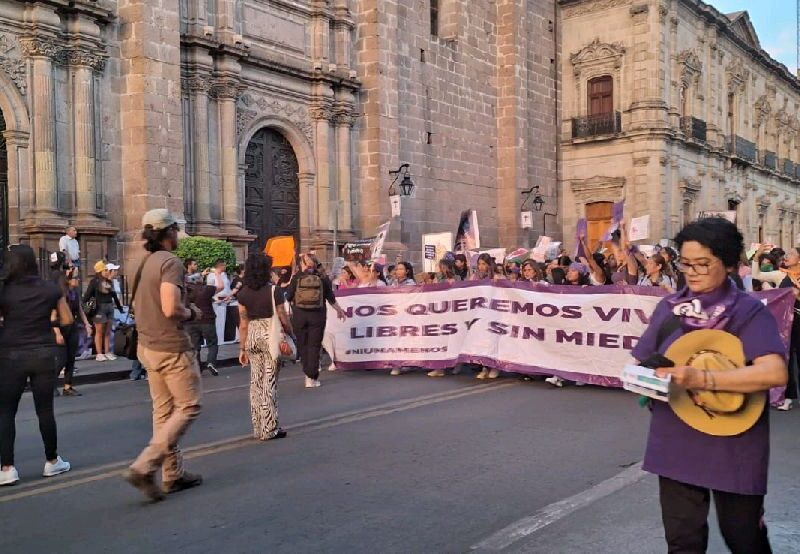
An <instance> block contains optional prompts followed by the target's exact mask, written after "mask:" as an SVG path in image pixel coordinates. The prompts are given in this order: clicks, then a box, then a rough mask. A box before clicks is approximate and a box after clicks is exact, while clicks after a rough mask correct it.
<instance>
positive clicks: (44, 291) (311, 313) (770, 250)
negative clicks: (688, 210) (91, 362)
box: [0, 210, 800, 535]
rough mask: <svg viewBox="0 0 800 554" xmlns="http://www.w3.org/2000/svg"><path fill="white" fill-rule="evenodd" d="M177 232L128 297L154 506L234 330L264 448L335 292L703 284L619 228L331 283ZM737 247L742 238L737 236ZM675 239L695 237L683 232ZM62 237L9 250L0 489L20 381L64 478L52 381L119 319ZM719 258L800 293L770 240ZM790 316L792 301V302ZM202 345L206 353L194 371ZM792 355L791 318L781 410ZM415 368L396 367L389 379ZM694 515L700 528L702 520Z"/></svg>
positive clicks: (738, 285) (799, 306)
mask: <svg viewBox="0 0 800 554" xmlns="http://www.w3.org/2000/svg"><path fill="white" fill-rule="evenodd" d="M712 227H713V225H712ZM734 230H735V228H734ZM723 231H725V230H724V229H723ZM177 232H178V224H177V222H176V220H175V218H174V217H173V216H172V214H170V213H169V212H167V211H166V210H154V211H151V212H148V214H146V216H145V219H144V230H143V237H144V238H145V239H146V243H145V250H146V254H145V255H144V258H143V259H142V261H141V262H140V267H141V268H143V272H142V279H141V283H142V284H141V288H140V289H138V296H137V295H136V293H134V296H135V298H133V299H132V300H131V302H132V303H133V302H135V303H136V304H137V308H138V310H137V311H136V317H137V322H136V323H137V326H138V327H139V337H140V338H139V341H140V342H139V349H138V355H139V359H138V360H136V361H135V362H134V371H135V372H136V373H137V377H138V374H142V373H143V370H144V369H145V368H146V369H147V370H148V372H149V374H150V375H151V377H150V380H149V381H150V382H149V388H150V391H151V396H152V397H153V413H154V424H153V425H154V427H153V439H152V440H151V442H150V444H149V445H147V447H146V448H145V449H144V450H143V451H142V453H141V454H140V455H139V457H138V458H137V460H136V461H135V462H134V463H133V464H132V465H131V466H130V468H129V470H128V471H127V472H126V473H125V479H126V480H127V481H128V482H129V483H130V484H131V485H133V486H134V487H136V488H137V489H139V490H140V491H142V492H143V493H144V494H145V496H146V497H147V498H149V499H151V500H159V499H161V498H163V496H164V494H166V493H170V492H175V491H178V490H183V489H186V488H191V487H194V486H197V485H199V484H201V483H202V477H201V476H199V475H196V474H193V473H189V472H188V471H186V470H184V468H183V465H182V458H181V456H180V451H179V449H178V441H179V439H180V438H181V436H182V435H183V434H184V433H185V431H186V430H187V428H188V427H189V426H190V424H191V423H192V421H194V419H196V418H197V417H198V416H199V415H200V412H201V396H202V392H201V385H200V376H201V372H202V371H203V370H208V371H209V372H210V373H211V374H212V375H215V376H216V375H218V369H217V362H218V360H217V356H218V351H219V349H218V346H219V341H218V340H217V339H218V337H219V335H220V333H223V334H225V335H226V336H231V337H233V336H236V334H238V337H239V338H240V353H239V361H240V362H241V364H242V365H249V367H250V412H251V420H252V425H253V436H254V437H255V438H256V439H258V440H262V441H267V440H274V439H280V438H284V437H286V436H287V433H286V431H285V430H283V429H282V428H281V426H280V424H279V417H278V377H279V374H280V371H281V368H282V366H283V365H285V364H286V363H288V362H294V361H298V360H299V361H300V362H301V364H302V370H303V372H304V374H305V386H306V387H307V388H317V387H319V386H320V384H321V383H320V380H319V373H320V354H321V350H322V348H323V339H324V334H325V327H326V318H327V313H328V306H330V307H331V308H332V309H333V311H335V312H336V314H337V315H338V317H340V318H342V319H345V318H346V314H345V312H344V311H343V310H342V309H341V307H340V306H339V305H338V304H337V302H336V294H335V292H336V291H337V290H344V289H350V288H359V289H365V288H367V289H368V288H378V287H412V286H415V285H420V284H435V283H438V284H439V286H441V285H456V284H457V283H458V282H461V281H472V282H482V281H486V282H489V281H499V280H508V281H512V282H519V283H520V284H521V285H522V284H524V283H537V284H540V285H543V286H556V285H560V286H568V287H594V286H646V287H660V288H661V289H663V290H664V291H666V292H668V293H679V294H687V293H686V291H687V290H690V289H691V285H692V283H686V280H685V278H686V275H691V276H692V278H693V279H695V280H697V279H698V276H700V277H703V276H704V275H706V274H704V273H702V272H700V271H699V268H700V267H705V271H707V272H708V271H710V270H709V269H708V267H706V266H702V264H697V263H695V262H694V261H692V260H691V259H689V260H688V261H687V258H686V255H685V254H684V253H683V252H682V254H681V255H679V254H678V252H677V251H676V250H674V249H673V248H671V247H669V246H664V247H657V248H655V249H654V250H649V249H647V251H646V252H645V249H643V248H638V247H637V246H636V245H634V244H631V243H630V242H629V241H628V240H626V235H627V233H626V230H625V228H624V226H621V228H620V229H619V231H618V232H616V233H615V234H614V235H612V237H611V240H609V241H607V242H603V243H601V244H599V245H596V246H595V245H590V244H588V242H587V240H586V237H579V240H578V243H579V244H578V247H577V251H576V253H575V254H574V255H572V256H570V255H568V254H567V253H566V252H564V251H563V250H562V251H560V252H558V253H557V255H554V256H553V257H552V259H549V260H546V261H542V259H541V258H540V257H539V255H537V258H538V259H535V258H533V257H527V256H524V255H523V256H520V255H519V254H515V257H509V258H508V259H504V260H496V259H494V258H493V257H492V256H491V255H490V254H489V253H481V254H479V255H477V256H475V257H474V258H473V257H468V255H466V254H463V253H446V254H445V255H444V256H443V258H442V259H441V260H440V261H439V262H438V271H436V272H424V271H423V272H419V271H415V268H414V267H413V265H412V264H411V263H410V262H408V261H406V260H403V259H400V258H398V259H397V260H396V261H395V263H394V264H393V265H391V266H388V267H387V266H384V265H383V264H380V263H373V262H364V261H361V262H351V263H349V264H347V265H346V266H345V267H343V268H342V269H341V271H340V272H339V274H338V275H336V276H335V279H333V280H331V279H330V278H329V277H328V276H327V275H326V273H325V271H324V269H323V266H322V264H321V263H320V262H319V260H318V259H317V258H316V257H315V256H314V255H313V254H312V253H304V254H301V255H300V256H299V259H298V267H296V268H285V267H283V268H273V267H272V261H271V258H269V257H268V256H266V255H264V254H263V253H253V254H251V255H250V256H249V257H248V259H247V262H246V264H244V266H239V267H237V268H235V270H234V272H233V277H232V278H231V277H228V275H227V268H226V265H225V263H224V262H223V261H221V260H220V261H219V262H218V263H216V264H214V266H213V267H211V268H208V269H206V270H203V271H202V272H201V271H200V270H199V268H198V267H197V264H196V263H195V262H194V261H193V260H183V261H181V260H179V259H178V258H177V257H176V256H175V255H174V253H173V251H174V250H175V247H176V245H177ZM737 233H738V231H737ZM67 236H69V235H67ZM71 239H72V240H74V237H71ZM740 239H741V235H738V239H737V240H738V241H740ZM682 240H684V241H689V242H698V241H699V240H700V239H697V240H695V239H691V238H688V239H687V238H686V236H684V237H683V239H682ZM64 242H65V246H66V248H65V250H64V251H63V252H56V253H53V255H52V256H51V258H50V262H51V268H50V269H51V274H50V278H49V279H42V278H41V277H40V276H39V268H38V266H37V263H36V260H35V257H34V254H33V251H32V250H31V249H30V248H29V247H27V246H15V247H12V248H11V249H10V250H9V251H8V252H7V253H5V264H4V272H3V275H2V279H0V316H2V318H3V326H2V332H0V485H7V484H14V483H16V482H17V481H18V480H19V475H18V474H17V471H16V469H15V468H14V436H15V432H14V425H15V417H16V412H17V406H18V404H19V401H20V398H21V396H22V393H23V391H24V389H25V387H26V386H29V387H30V389H31V391H32V393H33V399H34V403H35V407H36V414H37V417H38V418H39V427H40V431H41V435H42V441H43V443H44V451H45V452H44V453H45V466H44V470H43V475H45V476H47V477H52V476H55V475H58V474H60V473H64V472H66V471H69V470H70V464H69V463H68V462H66V461H65V460H63V459H62V458H61V457H60V456H59V455H58V443H57V431H56V421H55V415H54V411H53V391H54V389H55V387H56V382H57V376H58V374H59V372H60V371H62V370H63V372H64V385H63V392H62V394H63V395H65V396H79V395H80V393H79V392H78V391H77V390H76V389H75V388H74V387H73V386H72V377H73V375H74V369H75V359H76V358H78V357H79V354H80V349H81V347H80V345H81V337H93V338H94V348H95V359H96V360H97V361H101V362H102V361H105V360H114V359H115V356H114V353H113V351H112V350H113V349H112V348H111V345H112V344H113V342H112V341H111V338H110V337H111V333H112V329H113V322H114V319H115V314H116V312H122V313H125V312H126V311H127V309H126V308H124V307H123V306H122V303H121V301H120V295H119V286H118V281H117V278H118V275H117V271H118V270H119V267H118V266H115V265H114V264H109V263H106V262H105V261H102V262H98V263H97V264H95V266H94V273H95V275H94V276H93V277H92V279H91V280H90V281H89V282H88V283H87V284H86V287H85V293H84V294H82V295H81V294H80V291H81V290H82V286H81V273H80V267H79V264H76V263H74V262H75V260H76V259H75V258H73V256H76V253H75V252H74V251H72V252H70V251H69V247H70V246H71V243H70V242H68V241H64ZM703 244H704V243H703ZM737 248H738V247H737ZM515 252H519V250H518V251H515ZM714 252H716V251H714ZM729 257H730V256H728V255H727V254H726V255H725V260H724V264H723V265H722V266H720V267H722V270H721V271H722V272H723V273H722V278H721V279H722V280H724V281H725V283H729V284H728V285H725V284H724V283H723V284H722V285H720V284H719V283H718V284H717V285H715V286H717V287H718V288H719V287H722V288H725V287H729V288H730V289H731V290H746V291H753V290H756V291H757V290H764V289H767V288H774V287H782V288H792V289H794V290H795V293H796V294H798V291H800V252H798V250H797V249H796V248H790V249H789V250H787V251H784V250H781V249H780V248H777V247H775V246H774V245H762V246H760V247H759V248H758V249H757V250H755V251H752V252H749V253H747V255H746V256H742V257H741V259H740V260H739V261H738V263H731V260H729V259H728V258H729ZM707 265H708V264H707ZM687 285H688V286H687ZM165 287H166V288H165ZM134 288H135V287H134ZM165 290H167V291H168V294H167V293H166V292H165ZM726 290H727V289H726ZM731 294H733V293H731ZM737 294H738V293H737ZM798 296H799V297H800V294H798ZM797 310H800V301H798V302H797V303H796V311H797ZM231 311H234V312H235V316H233V315H232V313H231ZM223 316H224V319H225V320H227V321H229V322H231V323H233V324H234V326H235V329H234V330H233V332H231V330H230V329H224V328H223V329H220V327H219V320H220V319H221V317H223ZM228 326H229V324H228V325H225V327H228ZM203 344H205V346H206V347H207V358H206V361H205V362H204V363H201V359H200V356H201V351H202V345H203ZM328 350H329V352H330V349H328ZM798 351H800V318H796V319H795V322H794V325H793V328H792V334H791V345H790V360H789V366H788V368H789V371H788V375H789V381H788V386H787V389H786V400H785V401H783V403H782V404H781V405H780V406H777V407H778V408H779V409H781V410H788V409H791V407H792V404H793V401H794V400H795V399H796V398H797V396H798V395H797V392H798V391H797V379H796V371H797V360H798V355H797V354H798ZM334 368H335V366H332V367H331V369H334ZM465 368H466V369H468V370H472V371H474V372H475V373H476V378H478V379H495V378H497V377H498V376H499V375H500V371H499V370H497V369H494V368H487V367H482V366H480V365H475V364H464V365H463V366H461V367H456V368H453V373H458V372H459V371H463V370H464V369H465ZM412 369H413V368H400V369H395V370H393V371H392V375H401V374H402V373H404V372H405V371H408V370H412ZM777 374H778V371H777V370H776V376H775V379H774V382H772V381H770V382H769V383H766V384H759V387H762V388H763V387H768V386H774V385H776V384H780V383H779V379H778V377H779V376H778V375H777ZM428 375H429V376H431V377H443V376H445V371H444V370H441V369H437V370H434V371H430V372H429V373H428ZM546 380H547V382H548V383H550V384H552V385H554V386H557V387H561V386H563V385H564V384H566V383H565V381H563V380H562V379H561V378H559V377H550V378H547V379H546ZM576 384H580V383H576ZM762 385H763V386H762ZM759 390H761V389H759ZM158 471H160V472H161V473H162V479H161V481H162V483H161V486H158V485H157V484H156V478H155V477H156V472H158ZM674 494H677V493H672V492H670V491H666V490H662V495H664V497H665V498H667V497H668V498H672V497H673V496H674ZM762 500H763V498H762ZM759 505H760V504H759ZM665 510H666V508H665ZM665 513H666V512H665ZM697 517H698V520H699V519H701V517H700V515H698V516H697ZM753 534H754V535H755V534H756V533H755V532H754V533H753Z"/></svg>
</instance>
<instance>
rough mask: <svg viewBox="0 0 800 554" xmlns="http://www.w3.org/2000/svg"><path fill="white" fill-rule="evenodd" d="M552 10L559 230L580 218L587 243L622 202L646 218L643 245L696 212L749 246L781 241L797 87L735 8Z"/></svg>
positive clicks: (794, 217)
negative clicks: (732, 216) (556, 17)
mask: <svg viewBox="0 0 800 554" xmlns="http://www.w3.org/2000/svg"><path fill="white" fill-rule="evenodd" d="M742 4H743V6H744V5H745V4H746V3H745V2H743V3H742ZM559 7H560V17H561V21H562V27H563V35H562V53H563V55H562V57H561V64H562V67H561V70H562V75H563V90H564V99H563V108H564V109H563V119H562V129H561V167H562V173H561V180H560V183H561V190H562V191H563V196H562V206H563V208H564V212H563V213H564V233H565V235H566V236H568V237H574V234H575V225H576V221H577V219H579V218H581V217H587V219H588V220H589V229H590V231H589V234H590V237H591V239H592V240H593V241H597V240H598V239H599V238H600V236H601V235H602V233H603V232H604V231H605V229H606V228H607V223H608V221H609V220H610V217H611V203H612V202H615V201H618V200H620V199H622V198H624V199H625V210H626V218H630V217H636V216H641V215H645V214H650V216H651V225H652V229H651V237H650V240H651V241H652V242H658V240H659V239H661V238H670V237H672V236H674V235H675V234H676V232H677V231H678V230H679V229H680V227H681V226H682V225H683V224H684V223H686V222H688V221H691V220H693V219H695V218H696V217H697V215H698V213H699V212H701V211H735V212H736V215H737V223H738V224H739V226H740V227H741V229H742V230H743V231H744V233H745V239H746V241H748V243H749V242H750V241H753V242H761V241H770V242H774V243H777V244H782V245H784V246H789V245H791V244H793V242H794V241H795V237H796V236H797V233H798V232H800V225H798V223H799V222H800V197H799V196H798V186H800V137H798V130H800V122H798V117H797V110H798V106H800V81H798V79H797V78H796V77H795V76H794V75H792V74H791V73H790V72H789V71H788V70H787V69H786V67H785V66H783V65H782V64H780V63H778V62H776V61H775V60H774V59H772V58H771V57H770V56H769V55H768V54H767V53H766V52H765V51H764V50H763V49H762V48H761V46H760V44H759V39H758V37H757V35H756V32H755V30H754V28H753V26H752V24H751V23H750V19H749V17H748V15H747V13H746V12H736V13H733V14H727V15H725V14H722V13H719V12H718V11H717V10H715V9H714V8H713V7H711V6H710V5H708V4H706V3H704V2H702V1H700V0H560V1H559ZM572 206H577V207H578V209H577V210H572V212H570V210H569V209H568V208H570V207H572Z"/></svg>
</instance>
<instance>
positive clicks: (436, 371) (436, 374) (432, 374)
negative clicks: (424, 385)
mask: <svg viewBox="0 0 800 554" xmlns="http://www.w3.org/2000/svg"><path fill="white" fill-rule="evenodd" d="M428 377H444V370H443V369H434V370H433V371H429V372H428Z"/></svg>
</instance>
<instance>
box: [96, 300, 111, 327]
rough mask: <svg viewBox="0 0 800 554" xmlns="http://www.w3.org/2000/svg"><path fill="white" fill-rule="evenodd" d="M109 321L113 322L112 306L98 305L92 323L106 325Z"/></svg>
mask: <svg viewBox="0 0 800 554" xmlns="http://www.w3.org/2000/svg"><path fill="white" fill-rule="evenodd" d="M109 321H114V304H98V305H97V312H96V313H95V314H94V322H95V323H108V322H109Z"/></svg>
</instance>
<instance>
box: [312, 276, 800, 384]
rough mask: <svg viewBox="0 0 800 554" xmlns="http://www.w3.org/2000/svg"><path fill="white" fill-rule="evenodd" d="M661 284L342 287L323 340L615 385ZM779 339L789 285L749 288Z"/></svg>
mask: <svg viewBox="0 0 800 554" xmlns="http://www.w3.org/2000/svg"><path fill="white" fill-rule="evenodd" d="M666 295H667V293H666V292H665V291H663V290H662V289H661V288H659V287H634V286H602V287H586V288H584V287H568V286H547V285H542V284H527V283H518V282H517V283H512V282H510V281H486V282H480V281H477V282H476V281H472V282H458V283H454V284H447V283H439V284H435V285H424V286H409V287H399V288H381V289H378V288H375V289H347V290H344V291H340V292H339V293H337V301H338V303H339V304H340V305H341V306H342V309H344V310H345V312H346V313H347V314H348V315H349V317H348V319H347V321H344V322H342V321H339V320H337V318H335V317H333V316H331V317H330V318H329V319H328V327H327V330H326V333H325V341H324V343H323V345H324V346H325V348H326V350H327V351H328V352H329V353H330V354H331V355H332V356H333V358H334V361H335V363H336V366H337V367H338V368H341V369H381V368H395V367H403V366H413V367H422V368H427V369H445V368H450V367H455V366H456V365H458V364H462V363H475V364H480V365H483V366H486V367H490V368H496V369H500V370H503V371H509V372H514V373H522V374H545V375H558V376H560V377H563V378H565V379H570V380H573V381H581V382H584V383H591V384H596V385H602V386H606V387H620V386H621V382H620V380H619V376H620V373H621V371H622V368H623V367H624V366H625V365H626V364H628V363H631V362H632V358H631V354H630V352H631V350H632V349H633V347H634V346H635V345H636V343H637V342H638V340H639V337H640V336H641V335H642V333H643V332H644V330H645V329H646V328H647V325H648V324H649V322H650V315H651V314H652V313H653V310H654V309H655V307H656V305H657V304H658V302H659V301H660V300H661V299H662V298H663V297H664V296H666ZM756 297H757V298H760V299H762V300H763V301H765V302H766V305H767V307H768V309H769V310H770V312H771V313H772V314H773V316H774V317H775V319H776V321H777V322H778V326H779V329H780V333H781V337H782V338H783V340H784V343H785V344H787V345H788V341H789V334H790V331H791V325H792V317H793V310H792V307H793V304H794V295H793V294H792V291H791V290H789V289H778V290H772V291H767V292H763V293H757V294H756Z"/></svg>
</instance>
